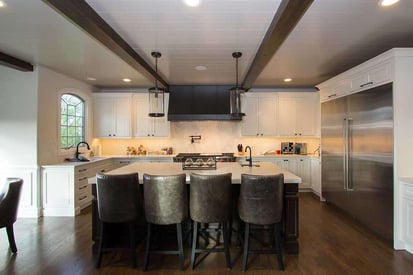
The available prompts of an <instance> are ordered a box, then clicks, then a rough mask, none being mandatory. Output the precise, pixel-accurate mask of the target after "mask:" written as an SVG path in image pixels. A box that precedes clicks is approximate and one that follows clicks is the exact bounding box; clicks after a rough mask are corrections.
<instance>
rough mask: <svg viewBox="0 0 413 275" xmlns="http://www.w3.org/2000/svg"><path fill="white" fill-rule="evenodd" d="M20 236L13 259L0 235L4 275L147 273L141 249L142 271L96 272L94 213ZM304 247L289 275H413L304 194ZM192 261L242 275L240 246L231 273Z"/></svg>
mask: <svg viewBox="0 0 413 275" xmlns="http://www.w3.org/2000/svg"><path fill="white" fill-rule="evenodd" d="M15 235H16V242H17V246H18V249H19V251H18V253H17V254H16V255H13V254H11V252H10V250H9V249H8V243H7V235H6V232H5V229H1V230H0V274H25V275H26V274H136V273H141V267H142V258H143V253H142V246H141V245H140V246H139V249H138V257H139V266H138V269H132V268H131V267H129V263H130V261H129V258H128V253H127V252H126V251H124V252H122V251H120V252H118V253H111V254H110V255H104V257H103V262H102V268H101V269H99V270H96V269H95V268H94V256H93V255H92V253H91V246H92V242H91V214H90V212H89V213H85V214H82V215H80V216H77V217H76V218H60V217H47V218H40V219H18V221H17V222H16V223H15ZM299 242H300V254H299V255H284V262H285V271H284V274H290V273H291V274H413V255H411V254H409V253H407V252H404V251H395V250H393V249H392V247H391V245H390V244H388V243H386V242H384V241H383V240H381V239H379V238H378V237H376V236H375V235H373V234H371V233H370V232H369V231H368V230H366V229H365V228H364V227H362V226H359V225H358V224H356V223H354V222H353V221H351V220H350V219H348V218H347V217H346V216H345V215H343V214H341V213H340V212H338V211H336V210H335V209H334V208H332V207H330V206H328V205H326V204H325V203H321V202H319V201H318V200H317V199H315V198H314V196H313V195H311V194H309V193H301V194H300V238H299ZM188 251H189V250H188ZM219 254H221V253H219ZM188 255H189V254H188V253H187V255H186V262H185V264H186V270H185V273H189V272H191V273H194V274H204V273H208V274H241V273H242V272H241V271H240V270H241V268H240V267H241V258H240V256H241V254H240V249H238V248H236V247H235V246H234V247H233V248H232V250H231V257H232V261H233V263H234V264H233V265H234V266H233V268H232V270H227V269H226V268H225V259H224V255H216V253H215V254H211V255H208V256H206V257H205V258H204V259H203V260H202V261H201V262H200V264H199V265H198V266H197V267H196V269H195V271H191V270H189V269H188V265H189V257H188ZM201 258H202V257H201ZM151 260H152V261H151V263H150V267H149V269H150V270H149V271H148V272H147V273H159V274H173V273H177V274H178V273H179V274H183V272H181V271H178V259H177V256H164V255H159V256H158V255H156V256H153V257H152V258H151ZM277 272H278V266H277V261H276V257H275V256H273V255H258V256H251V257H250V261H249V269H248V273H250V274H268V273H277Z"/></svg>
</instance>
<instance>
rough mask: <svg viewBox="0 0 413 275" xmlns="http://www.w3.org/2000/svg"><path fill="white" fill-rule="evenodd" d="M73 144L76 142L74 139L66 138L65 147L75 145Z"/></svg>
mask: <svg viewBox="0 0 413 275" xmlns="http://www.w3.org/2000/svg"><path fill="white" fill-rule="evenodd" d="M75 142H76V141H75V138H73V137H68V138H67V145H68V146H70V145H73V146H74V145H76V144H75Z"/></svg>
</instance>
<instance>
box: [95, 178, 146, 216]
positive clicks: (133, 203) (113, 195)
mask: <svg viewBox="0 0 413 275" xmlns="http://www.w3.org/2000/svg"><path fill="white" fill-rule="evenodd" d="M96 193H97V202H98V212H99V218H100V220H101V221H103V222H108V223H128V222H134V221H138V220H139V219H140V218H141V217H142V215H143V210H142V205H143V200H142V194H141V190H140V188H139V177H138V173H132V174H123V175H107V174H102V173H97V174H96Z"/></svg>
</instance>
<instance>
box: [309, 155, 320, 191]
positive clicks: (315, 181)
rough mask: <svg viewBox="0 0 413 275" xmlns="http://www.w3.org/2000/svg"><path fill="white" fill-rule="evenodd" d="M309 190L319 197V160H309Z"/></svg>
mask: <svg viewBox="0 0 413 275" xmlns="http://www.w3.org/2000/svg"><path fill="white" fill-rule="evenodd" d="M311 189H312V190H313V192H314V193H316V194H317V195H319V196H320V197H321V164H320V160H319V159H312V160H311Z"/></svg>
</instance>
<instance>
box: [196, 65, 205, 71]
mask: <svg viewBox="0 0 413 275" xmlns="http://www.w3.org/2000/svg"><path fill="white" fill-rule="evenodd" d="M206 69H207V67H206V66H203V65H198V66H195V70H197V71H205V70H206Z"/></svg>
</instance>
